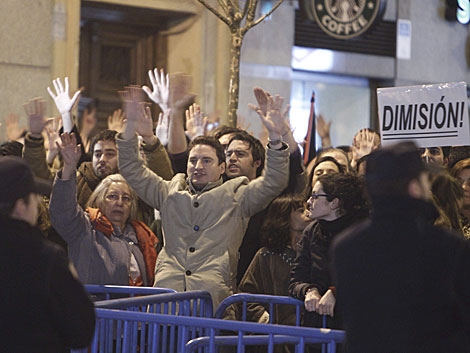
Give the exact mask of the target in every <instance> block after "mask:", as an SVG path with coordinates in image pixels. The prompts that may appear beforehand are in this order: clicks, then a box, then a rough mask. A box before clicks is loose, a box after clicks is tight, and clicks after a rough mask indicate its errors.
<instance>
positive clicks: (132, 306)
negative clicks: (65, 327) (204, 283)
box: [72, 291, 213, 353]
mask: <svg viewBox="0 0 470 353" xmlns="http://www.w3.org/2000/svg"><path fill="white" fill-rule="evenodd" d="M102 308H106V309H107V310H109V309H114V310H110V312H114V313H119V312H124V313H126V312H127V313H133V312H136V313H144V314H151V315H154V314H164V315H168V316H178V317H205V318H212V316H213V305H212V298H211V296H210V294H209V292H207V291H190V292H175V293H161V294H154V295H145V296H139V297H130V298H120V299H110V300H103V301H97V302H95V311H96V313H99V312H100V310H101V309H102ZM123 325H124V326H123ZM126 325H127V323H126V322H125V321H119V320H102V319H100V316H99V315H98V314H97V322H96V329H95V336H94V339H93V343H92V346H91V347H90V349H89V350H88V349H84V350H74V351H72V352H76V353H78V352H80V353H86V352H92V353H95V352H100V353H101V352H103V353H104V352H106V353H108V352H134V351H136V350H135V349H137V351H138V352H146V350H145V349H147V348H148V347H151V348H152V347H156V348H155V349H156V350H155V351H156V352H161V353H165V352H178V353H179V352H181V350H176V348H177V347H178V346H179V347H183V343H185V342H186V341H187V340H188V339H191V338H195V337H199V336H201V335H204V334H205V332H202V331H201V329H200V328H198V327H191V328H188V329H185V330H183V331H180V329H179V328H178V327H177V326H175V325H160V326H159V328H158V332H157V331H155V330H153V331H151V332H150V331H149V330H148V328H147V323H146V322H134V324H133V326H132V330H130V329H129V328H128V327H127V326H126ZM182 335H183V336H182ZM181 337H185V339H186V341H184V342H183V341H182V338H181ZM152 349H154V348H152ZM181 349H182V348H181ZM137 351H136V352H137ZM149 352H150V350H149Z"/></svg>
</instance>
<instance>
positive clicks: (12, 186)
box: [0, 156, 51, 203]
mask: <svg viewBox="0 0 470 353" xmlns="http://www.w3.org/2000/svg"><path fill="white" fill-rule="evenodd" d="M30 193H35V194H41V195H45V196H49V195H50V193H51V183H50V182H49V181H47V180H44V179H40V178H37V177H35V176H34V175H33V172H32V171H31V168H30V166H29V164H28V163H27V162H26V161H24V160H23V159H22V158H19V157H13V156H6V157H0V203H12V202H15V201H16V200H18V199H20V198H24V197H26V196H27V195H28V194H30Z"/></svg>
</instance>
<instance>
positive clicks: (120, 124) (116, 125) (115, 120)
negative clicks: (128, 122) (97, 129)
mask: <svg viewBox="0 0 470 353" xmlns="http://www.w3.org/2000/svg"><path fill="white" fill-rule="evenodd" d="M125 117H126V115H125V114H124V113H123V111H122V109H116V110H115V111H114V112H113V114H112V115H109V116H108V130H115V131H117V132H123V131H124V127H125V123H124V119H125Z"/></svg>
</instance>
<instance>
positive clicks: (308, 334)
mask: <svg viewBox="0 0 470 353" xmlns="http://www.w3.org/2000/svg"><path fill="white" fill-rule="evenodd" d="M96 316H97V326H96V331H95V337H94V340H93V344H92V346H91V348H90V350H89V352H91V353H105V352H106V353H108V352H116V353H134V352H135V353H137V352H139V353H157V352H158V353H182V352H188V353H189V352H194V350H196V349H200V348H201V347H205V350H204V351H205V352H209V353H213V352H216V351H217V345H221V344H222V345H236V346H237V349H238V352H242V351H244V348H245V346H246V345H250V344H257V345H260V344H263V345H267V348H268V352H269V353H272V352H273V349H274V345H275V344H283V343H291V344H295V345H296V349H298V350H297V352H300V353H301V352H303V351H304V345H305V344H307V343H326V344H327V347H328V352H330V353H334V352H335V349H336V343H338V342H343V341H344V332H343V331H337V330H329V329H315V328H307V327H295V326H285V325H269V324H258V323H253V322H241V321H231V320H220V319H213V318H200V317H183V316H176V315H166V314H151V313H142V312H133V311H123V310H112V309H102V308H97V309H96ZM170 327H172V328H175V330H174V331H173V332H175V336H174V337H170V339H168V336H167V335H166V332H167V331H165V329H168V328H170ZM195 329H197V331H198V332H199V333H200V335H199V337H191V332H193V331H194V330H195ZM220 330H224V331H230V332H236V333H237V334H238V335H237V336H223V337H218V336H217V332H219V331H220ZM246 332H250V333H255V334H256V336H246V335H244V333H246ZM174 342H175V344H174V345H173V344H172V343H174ZM83 352H86V350H84V351H83Z"/></svg>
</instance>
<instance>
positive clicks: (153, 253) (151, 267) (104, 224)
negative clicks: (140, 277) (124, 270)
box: [86, 207, 158, 285]
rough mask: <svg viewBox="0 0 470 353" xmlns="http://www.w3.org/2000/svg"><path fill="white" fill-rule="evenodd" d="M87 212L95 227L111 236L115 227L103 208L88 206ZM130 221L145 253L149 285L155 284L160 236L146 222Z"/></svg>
mask: <svg viewBox="0 0 470 353" xmlns="http://www.w3.org/2000/svg"><path fill="white" fill-rule="evenodd" d="M86 212H87V213H88V214H89V215H90V220H91V223H92V225H93V228H94V229H95V230H97V231H99V232H101V233H103V234H104V235H105V236H107V237H108V238H111V236H112V234H113V232H114V227H113V225H112V224H111V222H110V221H109V220H108V218H106V216H105V215H104V214H103V213H102V212H101V210H100V209H98V208H91V207H88V208H87V209H86ZM130 223H131V225H132V227H133V228H134V230H135V234H136V237H137V243H138V246H139V249H140V251H142V254H143V255H144V262H145V269H146V272H147V279H148V283H149V285H153V281H154V274H155V264H156V261H157V256H158V254H157V245H158V238H157V237H156V236H155V234H154V233H153V232H152V230H151V229H150V228H149V227H147V225H146V224H145V223H143V222H141V221H137V220H133V221H130Z"/></svg>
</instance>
